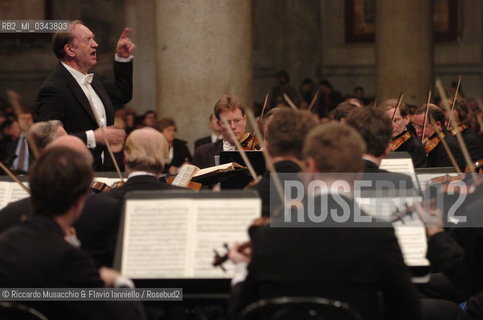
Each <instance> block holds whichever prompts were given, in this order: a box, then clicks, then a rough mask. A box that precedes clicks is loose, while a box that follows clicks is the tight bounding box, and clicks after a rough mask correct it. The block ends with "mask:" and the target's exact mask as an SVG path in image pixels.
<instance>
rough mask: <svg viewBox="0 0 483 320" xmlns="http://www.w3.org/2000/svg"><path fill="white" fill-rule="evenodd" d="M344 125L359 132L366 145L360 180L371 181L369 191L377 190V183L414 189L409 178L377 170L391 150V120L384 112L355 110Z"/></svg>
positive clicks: (371, 109) (369, 109)
mask: <svg viewBox="0 0 483 320" xmlns="http://www.w3.org/2000/svg"><path fill="white" fill-rule="evenodd" d="M346 123H347V124H348V125H350V126H351V127H353V128H354V129H356V130H357V132H359V134H360V135H361V136H362V138H363V139H364V142H365V144H366V152H365V153H364V155H363V156H362V158H363V162H364V175H363V176H362V177H361V178H360V180H364V181H365V180H367V181H371V183H372V186H371V187H369V189H372V188H376V189H377V183H378V181H385V182H389V183H391V184H392V185H394V187H395V189H411V188H413V187H414V185H413V182H412V180H411V177H410V176H408V175H405V174H400V173H395V172H389V171H386V170H383V169H379V165H380V164H381V161H382V159H383V158H384V157H385V156H386V155H387V154H388V153H389V151H390V150H391V146H390V144H389V142H390V141H391V137H392V133H393V128H392V125H391V118H389V116H388V115H387V114H386V113H385V112H384V111H382V110H379V109H374V108H357V109H354V110H352V111H351V112H350V113H349V115H348V116H347V118H346Z"/></svg>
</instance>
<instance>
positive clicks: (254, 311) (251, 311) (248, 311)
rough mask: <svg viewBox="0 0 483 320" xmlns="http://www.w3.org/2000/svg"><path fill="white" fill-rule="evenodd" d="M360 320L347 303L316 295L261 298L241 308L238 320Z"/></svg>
mask: <svg viewBox="0 0 483 320" xmlns="http://www.w3.org/2000/svg"><path fill="white" fill-rule="evenodd" d="M254 319H263V320H362V318H361V316H360V315H359V313H358V312H357V311H355V310H354V309H352V308H351V307H350V306H349V304H347V303H345V302H341V301H337V300H330V299H325V298H318V297H278V298H272V299H261V300H259V301H257V302H254V303H252V304H250V305H248V306H247V307H245V309H243V310H242V312H241V314H240V316H239V320H254Z"/></svg>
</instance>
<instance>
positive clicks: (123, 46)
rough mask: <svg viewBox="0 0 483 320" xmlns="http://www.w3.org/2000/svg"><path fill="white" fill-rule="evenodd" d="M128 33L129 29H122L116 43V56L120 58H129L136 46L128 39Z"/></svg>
mask: <svg viewBox="0 0 483 320" xmlns="http://www.w3.org/2000/svg"><path fill="white" fill-rule="evenodd" d="M130 32H131V29H129V28H124V30H123V31H122V33H121V36H120V37H119V40H118V41H117V45H116V54H117V55H118V56H119V57H121V58H129V56H131V55H132V54H133V53H134V50H135V49H136V45H135V44H134V43H133V42H132V41H131V39H130V38H129V33H130Z"/></svg>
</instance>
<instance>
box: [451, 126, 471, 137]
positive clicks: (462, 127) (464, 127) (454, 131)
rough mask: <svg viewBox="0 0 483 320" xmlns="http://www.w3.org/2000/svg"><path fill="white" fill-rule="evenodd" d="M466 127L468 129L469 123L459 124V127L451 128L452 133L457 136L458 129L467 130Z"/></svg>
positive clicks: (460, 130)
mask: <svg viewBox="0 0 483 320" xmlns="http://www.w3.org/2000/svg"><path fill="white" fill-rule="evenodd" d="M466 129H468V126H467V125H462V126H458V128H457V129H455V128H452V129H451V134H452V135H453V136H456V131H459V132H460V133H461V132H463V131H465V130H466Z"/></svg>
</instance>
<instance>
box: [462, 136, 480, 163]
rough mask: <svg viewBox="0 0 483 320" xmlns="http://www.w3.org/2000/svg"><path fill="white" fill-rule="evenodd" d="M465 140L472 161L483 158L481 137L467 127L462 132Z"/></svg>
mask: <svg viewBox="0 0 483 320" xmlns="http://www.w3.org/2000/svg"><path fill="white" fill-rule="evenodd" d="M461 135H462V136H463V140H464V141H465V144H466V147H467V148H468V153H469V154H470V158H471V161H472V162H476V161H478V160H481V159H483V142H481V139H480V137H478V135H477V134H476V133H475V132H474V131H473V130H472V129H471V128H466V129H465V130H463V132H461Z"/></svg>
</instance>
